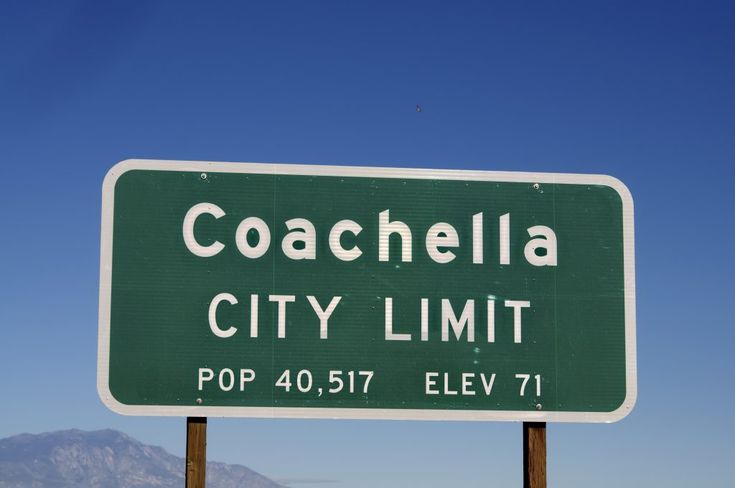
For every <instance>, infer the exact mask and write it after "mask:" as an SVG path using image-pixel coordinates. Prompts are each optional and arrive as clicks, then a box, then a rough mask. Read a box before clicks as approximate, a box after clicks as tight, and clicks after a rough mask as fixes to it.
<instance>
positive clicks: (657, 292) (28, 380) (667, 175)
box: [0, 0, 735, 488]
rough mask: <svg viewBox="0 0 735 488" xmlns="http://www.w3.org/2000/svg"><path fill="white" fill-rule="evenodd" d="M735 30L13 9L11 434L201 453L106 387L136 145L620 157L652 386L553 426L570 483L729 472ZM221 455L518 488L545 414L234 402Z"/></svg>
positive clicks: (431, 161)
mask: <svg viewBox="0 0 735 488" xmlns="http://www.w3.org/2000/svg"><path fill="white" fill-rule="evenodd" d="M733 25H735V7H733V4H732V3H731V2H711V1H671V0H668V1H660V2H651V1H636V2H622V1H605V2H590V1H578V2H567V1H560V2H489V1H482V2H480V1H472V2H470V1H468V2H447V1H442V2H432V1H426V0H424V1H421V2H412V3H408V2H385V3H382V2H376V1H372V2H361V3H358V2H340V1H333V2H303V1H301V2H285V1H274V2H262V3H260V2H258V3H256V2H234V1H233V2H227V1H222V2H185V1H176V2H157V1H145V2H136V1H132V0H126V1H124V2H99V1H76V2H75V1H67V2H35V1H17V0H6V1H5V2H3V3H2V6H0V46H1V47H0V165H1V168H2V172H1V173H0V175H1V177H0V208H2V213H1V215H2V230H1V231H0V331H2V336H0V337H1V338H0V371H2V375H1V376H0V391H1V393H0V399H1V400H2V402H1V404H0V405H1V406H0V412H1V413H2V416H1V417H0V418H1V420H0V437H5V436H9V435H13V434H17V433H21V432H42V431H48V430H58V429H66V428H72V427H75V428H82V429H99V428H107V427H112V428H115V429H119V430H122V431H124V432H127V433H129V434H131V435H133V436H135V437H136V438H138V439H140V440H142V441H144V442H147V443H152V444H158V445H162V446H163V447H165V448H167V449H168V450H170V451H171V452H173V453H176V454H179V455H181V454H183V451H184V433H185V421H184V420H183V419H181V418H143V417H123V416H119V415H117V414H114V413H112V412H110V411H108V410H107V409H106V408H105V407H104V406H103V405H102V403H101V402H100V401H99V399H98V397H97V392H96V389H95V375H96V373H95V370H96V360H97V358H96V343H97V293H98V276H99V231H100V199H101V184H102V178H103V177H104V175H105V173H106V172H107V170H108V169H109V168H110V167H111V166H112V165H113V164H115V163H116V162H118V161H120V160H123V159H126V158H131V157H138V158H159V159H190V160H211V161H218V160H219V161H262V162H293V163H328V164H360V165H377V166H408V167H429V168H434V167H436V168H457V169H486V170H519V171H548V172H579V173H604V174H610V175H613V176H615V177H617V178H619V179H621V180H622V181H624V182H625V183H626V184H627V186H628V187H629V188H630V190H631V192H632V193H633V197H634V200H635V218H636V238H637V242H636V261H637V290H638V293H637V303H638V316H637V319H638V371H639V384H638V390H639V395H638V403H637V405H636V407H635V410H634V411H633V412H632V414H630V415H629V416H628V417H627V418H625V419H624V420H622V421H621V422H618V423H615V424H610V425H604V424H603V425H600V424H577V425H570V424H565V425H561V424H553V425H549V428H548V435H549V456H548V460H549V467H548V469H549V481H550V483H549V484H550V486H560V487H561V486H564V487H588V486H595V487H598V488H599V487H618V486H668V487H682V488H683V487H691V486H711V487H725V486H731V485H730V484H729V483H731V482H732V476H731V475H732V459H733V458H734V457H735V448H734V447H733V445H734V444H733V443H732V434H733V432H735V421H734V420H733V419H734V416H733V413H732V412H733V408H734V405H735V394H733V389H732V388H733V386H732V385H733V377H734V376H735V366H733V359H732V352H731V351H732V348H733V342H734V340H735V332H734V331H733V329H734V327H735V320H734V318H735V314H734V313H733V309H732V303H731V300H732V295H733V291H735V287H734V286H733V280H732V272H733V265H732V258H731V256H730V255H729V254H728V252H731V251H732V248H733V244H732V243H733V241H735V233H734V232H733V222H734V220H733V217H732V210H733V208H734V207H735V205H734V203H733V202H734V201H735V199H733V187H734V186H735V170H734V169H733V168H734V167H735V121H734V117H735V110H734V109H735V90H734V89H733V87H735V59H734V54H733V53H735V29H733ZM416 104H420V105H421V106H422V107H423V111H422V112H420V113H419V112H416V110H415V106H416ZM209 456H210V459H213V460H218V461H225V462H233V463H241V464H245V465H247V466H249V467H251V468H253V469H256V470H258V471H260V472H262V473H264V474H266V475H267V476H270V477H272V478H276V479H280V480H288V479H291V480H293V479H301V480H305V481H309V480H311V481H312V482H313V483H312V484H305V483H304V484H297V485H294V486H330V487H331V486H334V487H345V488H348V487H349V488H366V487H373V486H381V487H405V486H422V487H427V488H428V487H445V486H463V487H487V486H520V480H521V426H520V424H516V423H466V422H388V421H323V420H319V421H317V420H310V421H297V420H248V419H221V420H220V419H213V420H211V421H210V428H209ZM320 480H322V481H321V482H320ZM325 480H331V482H326V481H325Z"/></svg>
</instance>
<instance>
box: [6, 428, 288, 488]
mask: <svg viewBox="0 0 735 488" xmlns="http://www.w3.org/2000/svg"><path fill="white" fill-rule="evenodd" d="M184 466H185V461H184V459H182V458H180V457H177V456H174V455H173V454H170V453H169V452H167V451H166V450H165V449H163V448H162V447H158V446H150V445H147V444H143V443H142V442H140V441H138V440H137V439H135V438H133V437H130V436H129V435H127V434H125V433H123V432H119V431H116V430H112V429H103V430H96V431H83V430H79V429H69V430H62V431H55V432H45V433H41V434H18V435H15V436H12V437H7V438H4V439H0V488H72V487H74V488H174V487H176V488H181V487H183V486H184ZM207 487H208V488H284V486H283V485H280V484H278V483H276V482H275V481H273V480H270V479H268V478H267V477H265V476H263V475H261V474H259V473H257V472H255V471H253V470H251V469H250V468H247V467H245V466H241V465H237V464H225V463H216V462H207Z"/></svg>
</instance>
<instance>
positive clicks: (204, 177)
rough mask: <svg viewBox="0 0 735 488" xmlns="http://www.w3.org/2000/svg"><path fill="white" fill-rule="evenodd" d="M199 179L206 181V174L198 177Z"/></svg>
mask: <svg viewBox="0 0 735 488" xmlns="http://www.w3.org/2000/svg"><path fill="white" fill-rule="evenodd" d="M199 178H201V179H203V180H206V179H207V173H202V174H200V175H199Z"/></svg>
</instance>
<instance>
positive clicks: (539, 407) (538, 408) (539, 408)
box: [536, 403, 544, 410]
mask: <svg viewBox="0 0 735 488" xmlns="http://www.w3.org/2000/svg"><path fill="white" fill-rule="evenodd" d="M542 408H544V407H543V405H541V404H540V403H537V404H536V410H541V409H542Z"/></svg>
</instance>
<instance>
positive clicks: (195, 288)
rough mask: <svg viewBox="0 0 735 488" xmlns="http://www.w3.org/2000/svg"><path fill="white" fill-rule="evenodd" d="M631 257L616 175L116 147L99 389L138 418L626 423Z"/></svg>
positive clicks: (107, 207)
mask: <svg viewBox="0 0 735 488" xmlns="http://www.w3.org/2000/svg"><path fill="white" fill-rule="evenodd" d="M633 251H634V249H633V203H632V198H631V196H630V193H629V192H628V190H627V188H626V187H625V186H624V185H623V184H622V183H621V182H620V181H618V180H616V179H614V178H611V177H608V176H592V175H574V174H544V173H507V172H486V171H456V170H424V169H395V168H363V167H337V166H304V165H281V164H252V163H239V164H233V163H207V162H184V161H149V160H129V161H123V162H122V163H119V164H118V165H116V166H114V167H113V168H112V169H111V170H110V171H109V173H108V174H107V177H106V178H105V181H104V184H103V206H102V235H101V278H100V322H99V362H98V390H99V394H100V397H101V398H102V401H103V402H104V403H105V404H106V405H107V406H108V407H110V408H111V409H112V410H114V411H116V412H120V413H123V414H133V415H181V416H248V417H249V416H257V417H305V418H352V419H368V418H381V419H383V418H387V419H458V420H523V421H534V420H535V421H572V422H609V421H615V420H618V419H620V418H622V417H624V416H625V415H626V414H627V413H628V412H629V411H630V410H631V408H632V407H633V404H634V403H635V398H636V356H635V280H634V267H633V265H634V256H633Z"/></svg>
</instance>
